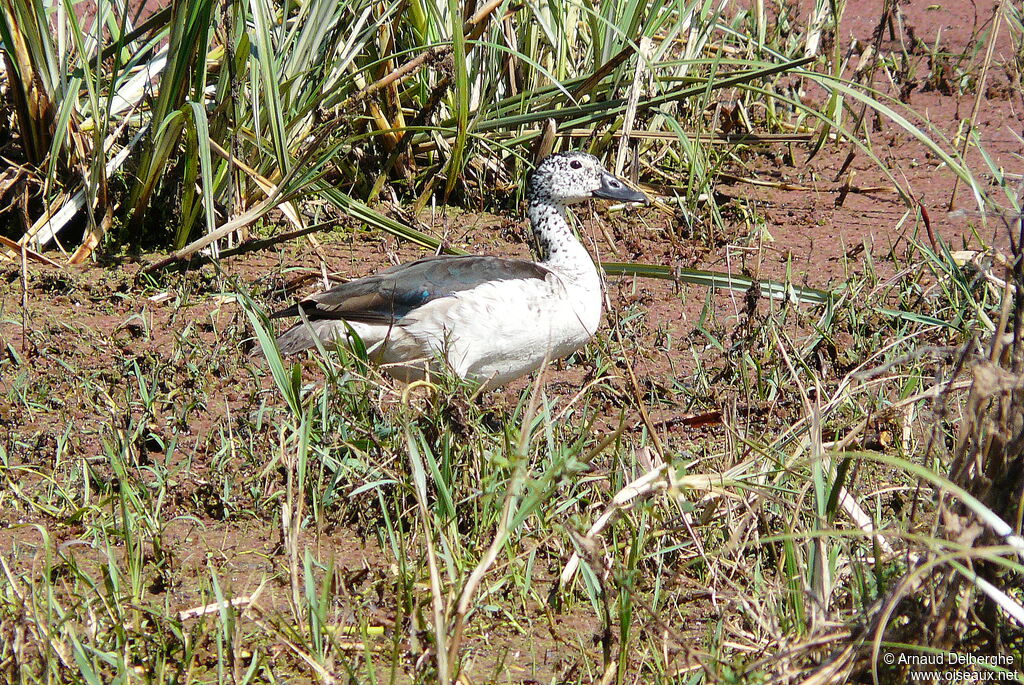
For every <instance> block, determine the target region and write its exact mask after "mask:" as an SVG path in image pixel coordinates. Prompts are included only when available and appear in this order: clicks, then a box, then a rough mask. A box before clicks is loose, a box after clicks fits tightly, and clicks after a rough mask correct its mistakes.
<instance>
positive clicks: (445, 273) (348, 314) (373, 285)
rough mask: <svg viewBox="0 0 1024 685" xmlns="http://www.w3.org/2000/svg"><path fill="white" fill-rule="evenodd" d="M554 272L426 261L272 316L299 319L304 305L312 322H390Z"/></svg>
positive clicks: (531, 266) (446, 259) (511, 262)
mask: <svg viewBox="0 0 1024 685" xmlns="http://www.w3.org/2000/svg"><path fill="white" fill-rule="evenodd" d="M549 273H550V271H548V270H547V269H545V268H544V267H543V266H541V265H540V264H536V263H534V262H528V261H525V260H521V259H505V258H503V257H479V256H476V255H440V256H434V257H424V258H423V259H418V260H416V261H415V262H409V263H408V264H399V265H398V266H393V267H390V268H388V269H385V270H383V271H381V272H379V273H376V274H374V275H372V276H366V277H364V278H357V279H356V280H354V281H349V282H348V283H342V284H341V285H338V286H335V287H333V288H331V289H330V290H326V291H324V292H322V293H318V294H316V295H313V296H311V297H307V298H306V299H304V300H301V301H300V302H298V303H296V304H294V305H292V306H291V307H289V308H287V309H283V310H281V311H279V312H275V313H274V314H271V318H281V317H286V316H298V315H299V308H300V307H301V308H302V311H303V312H304V313H305V315H306V317H307V318H308V319H310V320H311V321H313V320H316V319H346V320H348V321H362V322H366V323H391V322H395V321H398V320H400V319H401V318H402V317H404V316H406V315H408V314H409V313H410V312H411V311H413V310H414V309H416V308H417V307H420V306H422V305H424V304H426V303H427V302H430V301H431V300H436V299H438V298H441V297H448V296H450V295H453V294H455V293H457V292H460V291H463V290H471V289H473V288H475V287H477V286H479V285H483V284H484V283H487V282H488V281H507V280H515V279H528V278H539V279H541V280H543V279H544V278H546V277H547V275H548V274H549Z"/></svg>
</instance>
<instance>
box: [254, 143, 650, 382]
mask: <svg viewBox="0 0 1024 685" xmlns="http://www.w3.org/2000/svg"><path fill="white" fill-rule="evenodd" d="M590 198H602V199H606V200H615V201H618V202H629V203H643V202H646V200H647V198H646V196H645V195H644V194H643V193H642V192H640V191H637V190H634V189H633V188H631V187H629V186H628V185H626V184H625V183H624V182H623V181H622V180H620V179H618V178H616V177H615V176H614V175H613V174H611V173H610V172H609V171H607V170H606V169H605V168H604V167H603V165H602V164H601V162H600V161H599V160H598V158H597V157H595V156H594V155H591V154H589V153H586V152H580V151H570V152H561V153H556V154H552V155H549V156H547V157H545V158H544V159H543V160H542V161H541V162H540V163H539V164H538V165H537V166H536V168H535V169H534V170H533V171H532V172H531V173H530V174H529V176H528V178H527V186H526V203H527V210H526V213H527V216H528V218H529V221H530V226H531V228H532V231H533V237H534V245H535V248H536V249H535V251H536V253H537V254H536V256H537V257H538V259H537V261H530V260H526V259H512V258H507V257H499V256H486V255H434V256H430V257H424V258H421V259H417V260H416V261H413V262H409V263H405V264H400V265H397V266H393V267H391V268H388V269H384V270H383V271H380V272H378V273H376V274H373V275H370V276H365V277H362V278H357V279H354V280H351V281H348V282H345V283H342V284H340V285H338V286H335V287H333V288H331V289H329V290H326V291H324V292H321V293H317V294H315V295H312V296H310V297H306V298H305V299H302V300H300V301H298V302H296V303H295V304H294V305H292V306H291V307H288V308H287V309H283V310H281V311H278V312H274V313H273V314H271V318H288V317H296V316H298V317H300V318H301V319H302V320H301V321H300V322H298V323H296V324H295V325H293V326H292V327H291V328H289V329H287V330H286V331H284V332H283V333H282V334H281V335H280V336H279V337H278V338H277V345H278V349H279V350H280V352H281V353H282V354H283V355H292V354H296V353H299V352H301V351H303V350H306V349H309V348H311V347H314V346H316V344H317V343H316V341H317V340H319V341H320V342H321V343H324V344H334V343H341V344H351V342H352V335H353V334H355V335H358V336H359V338H360V339H361V340H362V343H363V345H364V347H365V349H366V351H367V354H368V356H369V357H370V360H371V361H373V362H374V363H376V364H378V365H379V366H380V367H381V368H382V369H383V370H385V371H386V372H387V373H388V374H389V375H391V376H393V377H394V378H397V379H398V380H400V381H402V382H405V383H411V382H414V381H417V380H424V379H427V378H429V376H430V374H436V373H439V372H441V370H442V369H444V368H447V369H449V370H450V371H451V372H453V373H454V374H455V375H456V376H458V377H459V378H461V379H463V380H465V381H468V382H469V383H472V384H475V385H477V386H479V387H483V388H494V387H499V386H502V385H505V384H507V383H509V382H511V381H513V380H515V379H517V378H520V377H522V376H525V375H527V374H530V373H532V372H534V371H536V370H538V369H539V368H541V367H542V366H544V365H545V364H546V363H548V362H549V361H552V360H557V359H563V358H565V357H567V356H569V355H571V354H572V353H573V352H576V351H577V350H579V349H580V348H582V347H583V346H584V345H586V343H587V342H588V341H589V340H590V339H591V338H593V337H594V335H595V334H596V332H597V330H598V326H599V324H600V321H601V314H602V304H603V299H604V298H603V295H602V290H601V277H600V274H599V273H598V270H597V266H596V265H595V264H594V260H593V259H592V258H591V256H590V254H589V253H588V252H587V249H586V248H585V247H584V246H583V244H582V243H581V242H580V241H579V240H578V239H577V238H576V236H575V234H574V233H573V230H572V228H571V227H570V225H569V222H568V220H567V218H566V208H567V207H569V206H570V205H573V204H577V203H580V202H584V201H586V200H588V199H590Z"/></svg>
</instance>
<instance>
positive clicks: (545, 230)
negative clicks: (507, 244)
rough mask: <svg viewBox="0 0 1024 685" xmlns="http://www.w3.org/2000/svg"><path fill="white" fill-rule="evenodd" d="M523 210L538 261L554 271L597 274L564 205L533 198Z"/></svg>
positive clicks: (592, 261)
mask: <svg viewBox="0 0 1024 685" xmlns="http://www.w3.org/2000/svg"><path fill="white" fill-rule="evenodd" d="M526 213H527V216H529V218H530V226H531V227H532V228H533V236H534V240H535V241H536V244H537V251H538V252H539V253H540V255H539V256H540V262H541V264H543V265H544V266H547V267H549V268H554V269H556V270H562V271H567V272H575V273H580V274H591V273H592V274H594V275H595V276H596V275H597V269H596V267H595V266H594V260H592V259H591V258H590V254H589V253H588V252H587V250H586V248H585V247H583V245H582V244H580V241H579V240H577V239H576V236H575V235H573V232H572V228H571V227H570V226H569V222H568V221H566V218H565V207H564V206H563V205H560V204H555V203H552V202H544V201H540V200H534V201H532V202H530V203H529V206H528V207H527V211H526Z"/></svg>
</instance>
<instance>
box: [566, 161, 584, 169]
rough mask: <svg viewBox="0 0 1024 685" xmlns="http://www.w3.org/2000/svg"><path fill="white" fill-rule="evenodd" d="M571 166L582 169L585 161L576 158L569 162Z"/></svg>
mask: <svg viewBox="0 0 1024 685" xmlns="http://www.w3.org/2000/svg"><path fill="white" fill-rule="evenodd" d="M569 166H571V167H572V168H573V169H582V168H583V162H581V161H580V160H578V159H574V160H572V161H571V162H569Z"/></svg>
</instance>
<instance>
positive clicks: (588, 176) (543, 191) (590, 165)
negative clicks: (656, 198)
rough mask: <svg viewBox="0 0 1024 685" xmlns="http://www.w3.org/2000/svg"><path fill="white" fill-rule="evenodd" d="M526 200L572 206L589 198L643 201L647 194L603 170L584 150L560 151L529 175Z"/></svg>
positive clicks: (542, 162)
mask: <svg viewBox="0 0 1024 685" xmlns="http://www.w3.org/2000/svg"><path fill="white" fill-rule="evenodd" d="M526 197H527V200H528V201H529V202H550V203H553V204H558V205H571V204H573V203H575V202H582V201H584V200H587V199H589V198H592V197H602V198H605V199H608V200H619V201H621V202H646V201H647V197H646V196H645V195H644V194H643V193H641V192H638V191H636V190H633V189H632V188H629V187H628V186H626V184H625V183H623V182H622V181H620V180H619V179H617V178H615V177H614V176H613V175H611V174H610V173H608V172H607V171H605V169H604V167H603V166H601V162H600V161H598V159H597V157H595V156H594V155H591V154H587V153H586V152H560V153H558V154H555V155H549V156H548V157H545V158H544V159H543V160H542V161H541V163H540V164H538V165H537V168H536V169H535V170H534V171H533V173H532V174H530V178H529V180H528V182H527V188H526Z"/></svg>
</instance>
